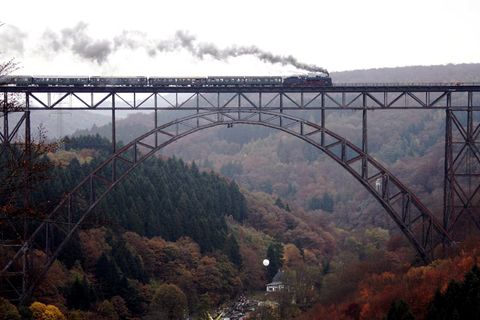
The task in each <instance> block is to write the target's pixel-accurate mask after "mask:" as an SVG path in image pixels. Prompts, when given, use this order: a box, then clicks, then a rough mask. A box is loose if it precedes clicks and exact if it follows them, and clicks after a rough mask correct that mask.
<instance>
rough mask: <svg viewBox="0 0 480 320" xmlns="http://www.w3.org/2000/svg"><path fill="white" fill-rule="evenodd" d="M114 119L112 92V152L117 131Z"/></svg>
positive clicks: (115, 149) (114, 150)
mask: <svg viewBox="0 0 480 320" xmlns="http://www.w3.org/2000/svg"><path fill="white" fill-rule="evenodd" d="M116 129H117V128H116V121H115V93H114V92H112V153H115V152H116V151H117V132H116Z"/></svg>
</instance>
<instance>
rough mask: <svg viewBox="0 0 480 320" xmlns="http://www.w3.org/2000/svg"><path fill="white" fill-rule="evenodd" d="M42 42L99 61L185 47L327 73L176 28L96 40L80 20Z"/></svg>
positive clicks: (198, 53)
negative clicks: (165, 34)
mask: <svg viewBox="0 0 480 320" xmlns="http://www.w3.org/2000/svg"><path fill="white" fill-rule="evenodd" d="M43 41H44V43H45V44H46V45H47V48H49V49H50V50H53V51H60V50H65V49H67V50H71V51H72V52H73V53H74V54H77V55H78V56H80V57H82V58H84V59H86V60H90V61H94V62H96V63H98V64H102V63H103V62H105V61H106V60H107V59H108V57H109V55H110V54H112V53H114V52H116V51H118V50H121V49H125V48H126V49H129V50H136V49H139V48H142V49H144V50H145V51H146V52H147V54H149V55H150V56H152V57H153V56H155V55H157V54H158V53H161V52H176V51H180V50H185V51H187V52H188V53H190V54H191V55H192V56H194V57H196V58H198V59H200V60H203V59H205V58H206V57H212V58H213V59H216V60H220V61H227V60H228V59H230V58H235V57H240V56H253V57H256V58H257V59H259V60H260V61H263V62H266V63H271V64H281V65H283V66H293V67H295V68H297V69H299V70H305V71H310V72H323V73H328V72H327V70H325V69H323V68H321V67H318V66H315V65H311V64H306V63H302V62H300V61H298V60H297V59H296V58H295V57H293V56H291V55H290V56H282V55H276V54H273V53H271V52H268V51H265V50H262V49H260V48H259V47H257V46H231V47H226V48H219V47H218V46H217V45H215V44H213V43H207V42H200V41H198V40H197V38H196V37H195V36H194V35H192V34H190V33H188V32H186V31H182V30H180V31H177V32H176V33H175V34H174V36H173V37H171V38H170V39H166V40H159V41H153V40H151V39H149V38H148V35H147V34H145V33H143V32H140V31H123V32H122V33H121V34H119V35H118V36H116V37H114V38H113V41H110V40H95V39H93V38H92V37H91V36H89V34H88V33H87V24H85V23H83V22H80V23H78V24H77V25H76V26H75V27H73V28H66V29H63V30H62V31H61V32H60V33H59V34H57V33H54V32H51V31H46V32H45V33H44V35H43Z"/></svg>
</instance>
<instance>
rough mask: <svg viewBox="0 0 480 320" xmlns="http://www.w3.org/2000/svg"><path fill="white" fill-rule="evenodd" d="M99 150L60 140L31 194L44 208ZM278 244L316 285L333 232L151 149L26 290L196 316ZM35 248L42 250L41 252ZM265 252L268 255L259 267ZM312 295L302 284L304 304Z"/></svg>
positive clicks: (125, 309) (249, 281)
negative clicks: (169, 308) (44, 273)
mask: <svg viewBox="0 0 480 320" xmlns="http://www.w3.org/2000/svg"><path fill="white" fill-rule="evenodd" d="M109 150H110V146H109V142H108V141H107V140H106V139H104V138H101V137H100V136H81V137H76V138H67V139H65V143H64V148H63V149H62V150H58V151H56V152H55V153H51V154H49V155H48V158H47V159H44V161H49V162H51V163H52V164H53V169H52V171H51V172H50V174H49V176H50V178H49V179H48V180H47V181H45V182H43V183H42V184H41V185H39V186H38V188H36V190H37V191H36V192H35V194H34V197H33V199H32V200H33V201H34V202H35V203H37V204H39V205H40V206H41V207H42V211H44V212H48V210H49V209H51V207H52V206H54V205H55V204H56V203H57V201H58V199H59V197H60V196H61V195H62V194H64V192H68V190H70V189H71V188H72V187H73V186H75V185H76V184H77V183H78V182H79V181H80V180H81V179H82V177H84V176H85V175H87V174H88V173H89V172H90V171H91V170H92V169H93V168H94V167H96V166H97V165H98V163H100V162H101V161H102V159H104V158H105V157H106V156H107V155H108V152H109ZM284 244H285V245H286V246H285V249H283V248H284ZM272 248H273V249H272ZM272 250H273V251H272ZM284 250H285V255H286V257H287V260H286V261H285V266H290V267H291V270H296V268H306V267H308V268H309V270H310V272H311V273H312V274H315V278H312V279H311V280H310V281H312V282H311V283H312V285H313V284H315V285H319V282H318V281H319V278H318V276H319V275H320V274H322V272H323V271H322V270H323V268H324V265H325V264H326V263H328V261H329V260H330V259H331V257H332V256H333V255H334V253H335V231H334V230H333V229H331V228H330V227H329V226H328V225H327V223H326V222H325V221H323V220H322V219H317V218H315V217H313V216H311V215H308V214H306V213H305V212H295V211H292V210H291V209H290V208H289V205H288V203H284V202H282V200H281V199H278V198H277V199H274V198H271V197H270V196H268V195H266V194H263V195H255V194H251V193H249V192H247V191H245V190H244V191H243V193H242V192H240V190H239V188H238V186H237V184H236V183H235V182H234V181H233V180H230V181H229V180H226V179H225V178H222V177H220V176H219V175H217V174H216V173H214V172H213V171H210V170H199V168H198V167H197V166H196V165H195V164H194V163H192V164H190V165H187V164H185V163H184V162H183V161H182V160H178V159H175V158H168V159H160V158H156V157H153V158H151V159H149V160H147V161H146V162H145V163H144V164H142V165H141V166H140V167H139V168H137V169H136V170H134V171H133V172H132V174H130V175H129V177H128V178H127V179H126V180H124V181H122V183H120V184H119V186H118V187H116V188H115V189H114V190H113V191H112V193H111V194H110V195H109V196H108V197H107V198H106V199H104V201H102V202H101V203H100V205H99V206H98V207H97V208H96V209H95V211H94V213H93V214H92V215H91V217H90V218H89V219H87V220H86V222H85V223H84V224H83V225H82V227H81V230H80V231H79V232H78V233H76V234H75V236H74V237H73V239H72V240H71V241H70V242H69V243H68V245H67V247H66V248H65V249H64V250H63V252H62V253H61V255H60V256H59V258H58V261H56V262H55V263H54V265H53V267H52V268H51V270H50V271H49V273H48V274H47V277H46V279H45V281H44V282H43V283H42V285H41V286H40V287H39V289H38V290H37V292H36V295H35V298H36V300H38V301H41V302H42V303H44V304H51V305H55V306H57V307H59V308H60V311H59V312H63V313H65V314H67V315H68V317H69V318H72V319H91V318H92V317H93V318H96V319H98V318H101V319H110V318H119V319H130V318H136V317H146V318H149V319H150V318H151V319H157V318H158V317H162V312H165V304H168V302H166V300H167V301H175V305H177V306H178V308H175V310H176V311H174V312H177V313H175V314H176V315H177V316H175V317H174V318H176V317H181V315H182V314H184V315H186V314H190V315H192V316H195V317H196V318H199V319H203V318H204V317H206V313H205V312H206V311H209V310H210V311H211V310H213V309H215V308H217V307H218V306H220V305H222V304H224V303H228V302H229V301H230V300H231V299H234V298H235V297H236V296H237V295H238V294H240V293H244V292H250V291H255V290H264V288H265V284H266V283H267V282H268V281H269V280H271V277H273V275H275V273H276V272H277V271H278V270H279V268H280V267H281V266H282V264H283V252H284ZM269 252H274V253H269ZM35 255H36V258H35V259H37V260H41V259H42V258H43V253H42V252H41V251H36V253H35ZM269 255H275V256H269ZM265 257H269V258H270V259H271V260H272V267H270V268H269V269H268V271H267V269H266V268H265V267H264V266H263V265H262V263H261V262H262V260H263V259H264V258H265ZM302 257H305V259H303V258H302ZM275 262H276V263H277V264H276V265H275V266H274V263H275ZM298 281H300V279H299V280H298ZM165 299H166V300H165ZM314 301H316V299H314V295H313V292H312V294H311V295H310V298H309V299H308V304H306V305H305V306H304V308H306V307H307V306H311V305H312V303H313V302H314ZM2 303H3V302H1V301H0V310H6V309H4V308H8V304H2ZM37 307H38V308H42V307H41V305H32V307H31V308H30V309H32V308H33V309H35V308H37ZM35 310H36V309H35ZM22 312H23V313H22V314H23V316H24V317H27V318H28V317H30V316H31V314H30V313H29V312H28V310H26V309H25V310H23V309H22ZM172 312H173V311H172Z"/></svg>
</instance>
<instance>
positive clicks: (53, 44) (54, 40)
mask: <svg viewBox="0 0 480 320" xmlns="http://www.w3.org/2000/svg"><path fill="white" fill-rule="evenodd" d="M87 27H88V25H87V24H86V23H84V22H79V23H78V24H77V25H76V26H74V27H73V28H65V29H63V30H61V32H60V33H59V34H58V33H55V32H53V31H50V30H47V31H45V33H44V34H43V36H42V40H43V48H44V50H47V52H48V51H52V50H53V51H55V52H57V51H60V50H65V49H67V50H70V51H72V52H73V53H74V54H76V55H78V56H80V57H81V58H83V59H85V60H90V61H94V62H97V63H98V64H102V63H103V62H105V61H106V60H107V58H108V56H109V55H110V54H111V53H112V52H113V51H112V43H111V41H110V40H106V39H104V40H95V39H93V38H92V37H91V36H90V35H89V34H88V33H87Z"/></svg>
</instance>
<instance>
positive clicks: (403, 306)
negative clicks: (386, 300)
mask: <svg viewBox="0 0 480 320" xmlns="http://www.w3.org/2000/svg"><path fill="white" fill-rule="evenodd" d="M414 319H415V318H414V317H413V315H412V313H411V312H410V308H409V307H408V304H407V303H406V302H405V301H403V300H398V301H393V302H392V304H391V306H390V310H388V314H387V318H386V320H414Z"/></svg>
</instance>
